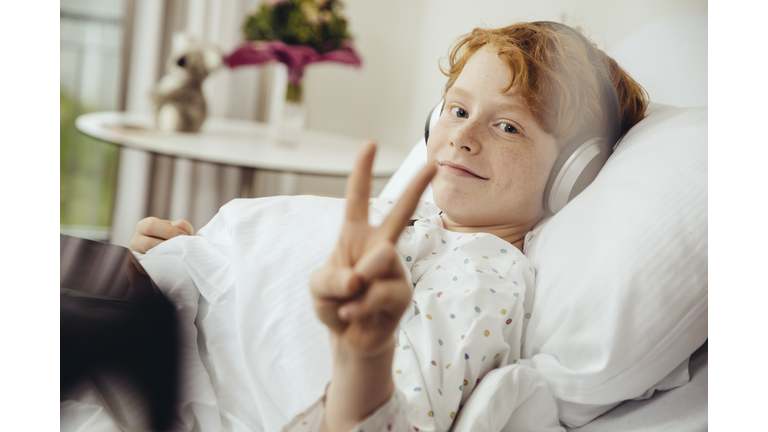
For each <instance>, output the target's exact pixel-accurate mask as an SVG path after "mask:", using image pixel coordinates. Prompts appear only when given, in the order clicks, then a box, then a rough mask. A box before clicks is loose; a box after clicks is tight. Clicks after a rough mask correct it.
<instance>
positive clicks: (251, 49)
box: [224, 40, 362, 85]
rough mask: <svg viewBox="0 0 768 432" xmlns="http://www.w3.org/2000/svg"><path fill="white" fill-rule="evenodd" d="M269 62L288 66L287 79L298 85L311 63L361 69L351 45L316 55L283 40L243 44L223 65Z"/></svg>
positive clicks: (226, 57) (344, 43) (232, 66)
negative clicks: (330, 63)
mask: <svg viewBox="0 0 768 432" xmlns="http://www.w3.org/2000/svg"><path fill="white" fill-rule="evenodd" d="M268 61H279V62H280V63H283V64H285V65H286V66H287V67H288V80H289V82H290V83H291V84H294V85H296V84H299V82H300V81H301V78H302V77H303V76H304V68H306V67H307V66H308V65H310V64H312V63H318V62H324V61H332V62H336V63H343V64H348V65H352V66H358V67H359V66H360V65H361V64H362V61H361V60H360V57H358V55H357V53H356V52H355V50H354V48H353V47H352V42H350V41H344V42H342V47H341V48H339V49H337V50H333V51H329V52H326V53H325V54H319V53H318V52H317V51H315V50H314V49H313V48H311V47H309V46H306V45H288V44H286V43H285V42H283V41H278V40H274V41H269V42H244V43H242V44H241V45H240V46H238V47H237V48H235V50H234V51H232V52H231V53H230V54H228V55H226V56H224V63H225V64H226V65H227V66H229V67H230V68H236V67H239V66H247V65H257V64H261V63H264V62H268Z"/></svg>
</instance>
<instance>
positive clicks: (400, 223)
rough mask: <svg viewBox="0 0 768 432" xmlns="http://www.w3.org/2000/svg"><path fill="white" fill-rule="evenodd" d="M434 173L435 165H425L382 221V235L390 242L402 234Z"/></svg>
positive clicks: (435, 171) (395, 240)
mask: <svg viewBox="0 0 768 432" xmlns="http://www.w3.org/2000/svg"><path fill="white" fill-rule="evenodd" d="M435 173H437V168H436V167H435V165H434V164H433V163H427V164H426V165H425V166H424V167H423V168H422V169H421V170H420V171H419V172H418V173H417V174H416V176H415V177H414V178H413V180H411V183H410V184H409V185H408V187H407V188H406V189H405V192H403V195H402V196H401V197H400V199H399V200H398V201H397V204H395V207H394V208H393V209H392V211H391V212H390V213H389V215H388V216H387V218H386V219H385V220H384V223H382V224H381V226H382V229H383V230H384V235H385V236H386V238H387V239H388V240H389V241H390V242H392V243H395V242H397V239H398V237H400V234H401V233H402V232H403V228H404V227H405V225H406V223H407V222H408V220H410V218H411V215H413V212H414V211H415V210H416V205H417V204H418V203H419V199H420V198H421V194H423V193H424V189H426V188H427V185H429V182H430V181H432V177H434V176H435Z"/></svg>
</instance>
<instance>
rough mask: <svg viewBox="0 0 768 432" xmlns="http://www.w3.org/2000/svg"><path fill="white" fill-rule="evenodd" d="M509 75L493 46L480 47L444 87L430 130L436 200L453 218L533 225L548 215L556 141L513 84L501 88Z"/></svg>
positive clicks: (488, 223)
mask: <svg viewBox="0 0 768 432" xmlns="http://www.w3.org/2000/svg"><path fill="white" fill-rule="evenodd" d="M510 79H511V72H510V70H509V66H507V65H506V64H505V63H504V62H502V61H501V60H500V59H499V58H498V57H497V55H496V50H495V49H493V48H489V47H487V46H486V47H483V48H481V49H479V50H478V51H477V52H475V54H473V55H472V57H470V59H469V61H467V64H466V65H465V66H464V69H463V71H462V72H461V74H460V75H459V77H458V79H457V80H456V82H455V84H454V85H453V87H451V89H450V90H448V92H447V93H446V97H445V106H444V108H443V112H442V114H441V115H440V119H439V120H438V122H437V124H436V125H435V127H434V129H433V130H432V131H431V132H430V135H429V141H428V143H427V144H428V145H427V154H428V160H429V161H430V162H431V163H435V164H437V166H438V172H437V175H436V176H435V178H434V179H433V180H432V189H433V193H434V197H435V204H437V206H438V207H440V208H441V209H442V210H443V211H444V214H445V215H446V216H447V217H448V218H449V219H450V220H451V221H453V222H454V223H456V224H461V225H464V226H476V227H489V226H499V225H505V226H508V225H514V226H528V225H530V227H533V225H534V224H536V223H537V222H538V221H539V220H540V219H541V217H542V216H543V215H544V208H543V196H544V188H545V186H546V184H547V179H548V177H549V173H550V171H551V169H552V166H553V165H554V162H555V159H557V155H558V149H557V145H556V142H555V138H554V137H553V136H552V135H550V134H547V133H546V132H544V131H543V130H542V129H541V127H540V126H539V125H538V124H537V123H536V121H535V120H534V118H533V114H532V113H531V112H530V110H529V109H528V107H527V105H526V103H525V100H524V99H523V98H522V97H521V96H519V95H518V94H517V91H516V89H515V88H514V87H513V88H511V89H510V90H509V91H507V92H506V93H499V91H500V90H501V89H503V88H505V87H506V86H507V85H508V84H509V82H510ZM529 229H530V228H529Z"/></svg>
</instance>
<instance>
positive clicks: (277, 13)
mask: <svg viewBox="0 0 768 432" xmlns="http://www.w3.org/2000/svg"><path fill="white" fill-rule="evenodd" d="M341 7H342V4H341V1H340V0H271V1H266V2H264V3H263V4H262V5H261V6H260V7H259V9H258V10H257V11H256V12H255V13H253V14H251V15H249V16H248V17H246V19H245V22H244V23H243V36H244V39H245V40H246V42H244V43H243V44H241V45H240V46H238V47H237V48H235V50H234V51H233V52H231V53H230V54H228V55H226V56H225V57H224V61H225V64H226V65H227V66H229V67H231V68H234V67H238V66H245V65H257V64H261V63H264V62H268V61H278V62H281V63H284V64H285V65H286V66H287V67H288V88H287V91H286V100H287V101H288V102H294V103H300V102H301V99H302V87H301V78H302V77H303V76H304V69H305V68H306V67H307V65H309V64H312V63H316V62H323V61H333V62H338V63H344V64H349V65H353V66H360V64H361V61H360V58H359V57H358V55H357V53H356V52H355V50H354V48H353V47H352V41H351V37H350V35H349V33H348V32H347V21H346V20H345V19H344V17H343V16H341Z"/></svg>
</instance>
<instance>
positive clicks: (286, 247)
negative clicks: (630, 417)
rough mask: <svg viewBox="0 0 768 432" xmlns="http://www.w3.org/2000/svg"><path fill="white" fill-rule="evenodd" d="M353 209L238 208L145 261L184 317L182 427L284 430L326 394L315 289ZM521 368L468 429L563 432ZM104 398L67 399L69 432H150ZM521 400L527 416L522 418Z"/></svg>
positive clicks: (547, 397)
mask: <svg viewBox="0 0 768 432" xmlns="http://www.w3.org/2000/svg"><path fill="white" fill-rule="evenodd" d="M344 205H345V202H344V201H343V200H339V199H329V198H319V197H273V198H263V199H257V200H235V201H233V202H231V203H229V204H227V205H226V206H224V207H223V208H222V209H221V211H220V212H219V214H218V215H217V216H216V217H215V218H214V219H213V220H212V221H211V222H210V223H209V224H208V225H207V226H205V227H204V228H203V229H201V230H200V232H199V233H198V235H197V236H191V237H177V238H175V239H173V240H170V241H167V242H165V243H163V244H162V245H160V246H158V247H156V248H154V249H152V250H151V251H150V252H149V253H148V254H147V255H143V256H142V255H138V258H139V260H140V261H141V264H142V265H143V266H144V268H145V269H146V270H147V272H148V273H149V274H150V276H151V277H152V278H153V280H155V282H156V283H157V284H158V286H160V287H161V289H162V290H163V291H164V292H165V293H166V295H168V297H169V298H170V299H171V300H172V301H173V302H174V304H175V305H176V307H177V309H178V311H179V319H180V320H181V330H182V335H181V341H182V347H181V358H182V364H181V367H182V376H181V382H182V388H181V392H180V400H179V404H178V413H177V418H176V419H175V424H174V429H175V430H184V431H220V430H224V431H277V430H280V428H281V427H282V426H283V425H285V424H286V423H288V422H289V421H290V420H291V419H292V418H293V417H295V416H296V415H297V414H299V413H301V412H302V411H303V410H304V409H306V408H307V407H309V406H310V405H312V404H313V403H314V402H315V401H316V400H317V399H318V398H320V397H321V396H322V394H323V392H324V390H325V386H326V384H327V383H328V381H329V380H330V378H331V353H330V349H329V346H328V334H327V330H326V328H325V327H324V326H323V325H322V324H321V323H320V322H319V321H318V320H317V318H316V316H315V314H314V311H313V310H312V305H311V297H310V295H309V292H308V284H307V281H308V280H309V277H310V275H311V273H312V272H313V271H314V270H315V269H317V268H318V267H320V266H321V265H323V264H324V263H325V261H326V260H327V257H328V255H329V254H330V252H331V250H332V248H333V247H334V246H335V243H336V241H337V238H338V232H339V230H340V228H341V224H342V221H343V215H344ZM370 219H371V223H373V224H379V223H380V222H381V220H382V219H383V214H381V213H380V212H378V211H375V210H372V211H371V218H370ZM297 263H298V264H297ZM514 369H516V370H517V372H516V373H513V374H503V373H502V374H489V375H488V377H487V378H486V380H487V381H488V384H487V386H488V387H489V390H491V389H490V387H491V383H492V381H498V384H499V385H501V384H502V383H504V385H505V387H506V386H509V389H510V392H509V397H508V398H504V399H503V400H490V398H489V397H487V396H490V394H492V393H493V392H492V391H489V392H488V393H487V395H486V398H485V399H483V397H484V396H483V392H482V391H481V392H476V393H477V395H476V396H478V397H477V398H474V399H471V400H470V402H468V403H467V405H465V407H464V410H463V411H462V413H461V414H462V415H461V418H460V421H461V422H463V423H466V422H470V423H469V424H468V425H472V424H477V422H479V423H480V424H487V425H494V427H495V428H498V430H501V429H500V428H501V427H502V426H503V424H504V422H506V419H509V420H510V421H511V422H512V424H514V423H515V421H516V420H517V419H519V420H520V422H531V421H534V422H536V421H541V419H542V418H549V419H550V420H553V421H554V424H551V426H552V427H554V428H555V429H557V430H561V428H560V427H559V425H557V415H556V408H555V404H554V399H553V398H552V397H551V394H549V391H548V389H547V388H546V385H545V383H544V381H543V379H542V378H541V377H538V376H534V377H531V376H530V375H531V374H533V375H537V372H535V371H533V370H527V372H528V373H523V372H524V371H521V369H527V368H520V367H518V368H514ZM496 375H498V377H497V378H498V380H496V379H494V378H493V377H495V376H496ZM484 382H485V381H484ZM515 382H516V383H517V385H515V384H514V383H515ZM528 390H530V391H528ZM94 391H96V393H98V389H94V388H90V390H84V391H83V392H81V393H79V394H70V395H69V397H68V400H67V402H66V406H65V404H64V403H62V407H61V413H62V414H61V415H62V430H96V428H93V427H91V426H90V425H93V424H95V423H94V422H95V421H97V420H98V421H99V422H100V423H99V424H100V425H101V426H100V427H103V426H104V425H109V424H110V420H111V421H112V422H113V424H112V426H114V429H115V430H119V429H118V428H117V425H119V426H120V427H121V428H122V429H124V430H141V429H142V427H141V425H140V424H136V423H131V420H130V417H128V418H127V419H126V416H122V415H120V413H121V411H123V410H124V409H125V408H127V406H126V405H125V403H124V402H125V401H124V400H123V401H121V400H120V398H113V399H112V400H110V401H109V406H108V407H107V406H106V404H104V403H103V402H104V401H103V400H102V401H101V402H99V401H98V397H96V396H95V395H94ZM474 396H475V395H473V397H474ZM94 401H95V402H94ZM522 404H526V406H525V408H526V409H525V410H521V412H523V411H524V413H525V415H524V416H518V417H516V416H514V415H513V413H512V411H513V409H514V407H516V406H521V405H522ZM89 407H94V408H89ZM86 408H89V409H91V411H87V410H86ZM491 409H492V410H493V415H490V414H491ZM85 411H87V412H86V413H85V414H83V412H85ZM89 412H92V414H93V415H89V414H88V413H89ZM464 418H466V420H463V419H464ZM470 419H473V420H471V421H470ZM65 424H66V426H65ZM507 425H508V426H509V425H510V423H507ZM520 426H523V425H522V424H520ZM468 430H472V429H471V427H469V429H468ZM534 430H535V429H534Z"/></svg>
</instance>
